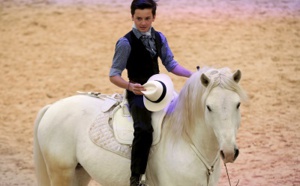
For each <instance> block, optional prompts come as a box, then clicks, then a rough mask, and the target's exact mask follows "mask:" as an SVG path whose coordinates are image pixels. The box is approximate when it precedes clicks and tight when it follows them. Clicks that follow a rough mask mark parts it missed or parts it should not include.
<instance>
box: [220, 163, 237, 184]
mask: <svg viewBox="0 0 300 186" xmlns="http://www.w3.org/2000/svg"><path fill="white" fill-rule="evenodd" d="M224 166H225V169H226V174H227V178H228V182H229V186H231V181H230V178H229V174H228V170H227V166H226V163H224ZM239 182H240V180H238V182H237V183H236V185H235V186H237V185H238V184H239Z"/></svg>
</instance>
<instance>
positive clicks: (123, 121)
mask: <svg viewBox="0 0 300 186" xmlns="http://www.w3.org/2000/svg"><path fill="white" fill-rule="evenodd" d="M127 109H128V108H127V106H126V105H123V107H119V108H118V109H117V111H116V112H115V113H114V114H113V120H112V126H113V129H114V134H115V137H116V139H117V140H118V142H120V143H121V144H126V145H131V144H132V141H133V132H134V128H133V120H132V117H131V115H124V113H127V112H126V110H127ZM165 115H166V111H165V110H161V111H159V112H153V113H152V127H153V130H154V132H153V142H152V145H156V144H157V143H158V142H159V141H160V136H161V124H162V121H163V119H164V117H165Z"/></svg>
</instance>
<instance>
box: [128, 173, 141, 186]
mask: <svg viewBox="0 0 300 186" xmlns="http://www.w3.org/2000/svg"><path fill="white" fill-rule="evenodd" d="M140 180H141V176H140V175H138V176H131V177H130V186H139V185H140Z"/></svg>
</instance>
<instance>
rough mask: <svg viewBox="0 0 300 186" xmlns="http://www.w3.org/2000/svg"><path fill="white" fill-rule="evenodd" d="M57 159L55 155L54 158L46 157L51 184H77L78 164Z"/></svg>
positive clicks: (68, 185) (60, 185)
mask: <svg viewBox="0 0 300 186" xmlns="http://www.w3.org/2000/svg"><path fill="white" fill-rule="evenodd" d="M57 160H58V159H57V158H55V157H52V159H49V158H46V163H47V168H48V173H49V178H50V180H51V186H73V185H77V184H76V183H74V180H75V179H74V177H75V168H76V164H75V165H74V163H70V162H67V161H61V160H58V161H57Z"/></svg>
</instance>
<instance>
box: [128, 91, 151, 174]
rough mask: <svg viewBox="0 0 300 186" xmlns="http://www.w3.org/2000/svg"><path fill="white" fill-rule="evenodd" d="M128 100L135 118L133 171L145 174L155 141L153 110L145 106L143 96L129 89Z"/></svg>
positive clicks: (132, 156)
mask: <svg viewBox="0 0 300 186" xmlns="http://www.w3.org/2000/svg"><path fill="white" fill-rule="evenodd" d="M127 100H128V103H129V107H130V112H131V115H132V118H133V125H134V138H133V142H132V150H131V173H132V174H135V175H137V174H144V173H145V171H146V167H147V161H148V157H149V152H150V148H151V145H152V141H153V127H152V123H151V115H152V112H151V111H148V110H147V109H146V108H145V105H144V102H143V96H140V95H135V94H134V93H132V92H130V91H127Z"/></svg>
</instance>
